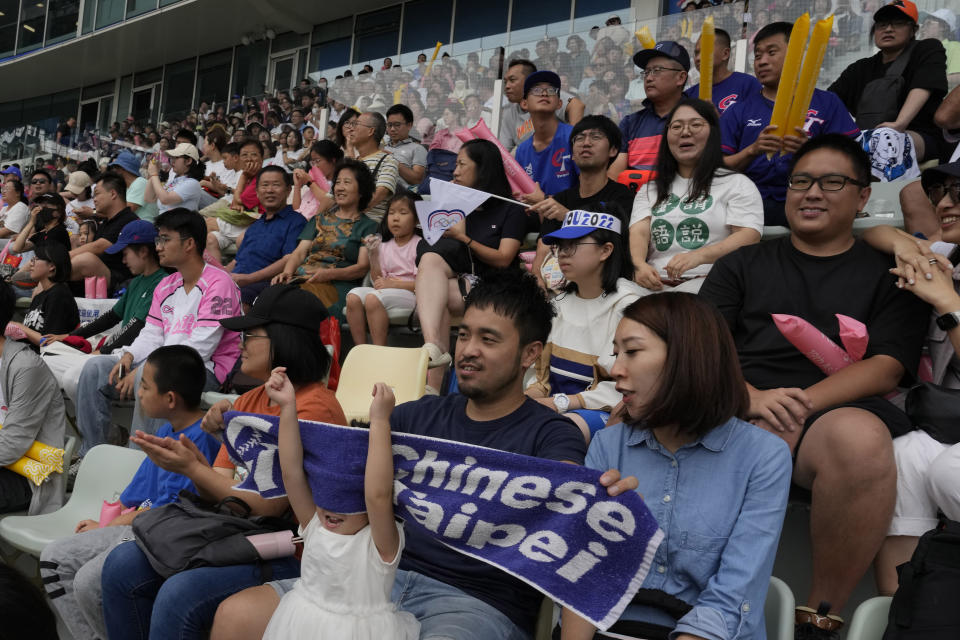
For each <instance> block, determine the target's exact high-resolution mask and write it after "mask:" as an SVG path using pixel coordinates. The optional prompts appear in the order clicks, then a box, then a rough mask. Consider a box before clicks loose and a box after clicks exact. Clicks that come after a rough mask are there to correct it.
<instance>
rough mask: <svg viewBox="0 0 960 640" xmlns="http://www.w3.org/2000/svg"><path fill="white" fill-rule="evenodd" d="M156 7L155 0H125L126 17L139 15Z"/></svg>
mask: <svg viewBox="0 0 960 640" xmlns="http://www.w3.org/2000/svg"><path fill="white" fill-rule="evenodd" d="M156 8H157V0H127V17H128V18H132V17H134V16H139V15H141V14H144V13H146V12H147V11H153V10H154V9H156Z"/></svg>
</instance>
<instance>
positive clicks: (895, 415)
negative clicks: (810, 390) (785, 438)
mask: <svg viewBox="0 0 960 640" xmlns="http://www.w3.org/2000/svg"><path fill="white" fill-rule="evenodd" d="M845 407H850V408H852V409H863V410H864V411H869V412H870V413H872V414H873V415H875V416H876V417H877V418H879V419H880V421H881V422H883V424H885V425H886V426H887V430H888V431H890V436H891V437H893V438H896V437H898V436H902V435H904V434H905V433H909V432H910V431H912V430H913V425H912V424H911V423H910V418H908V417H907V414H905V413H904V412H903V411H901V410H900V409H899V408H897V406H896V405H894V404H893V403H891V402H890V401H889V400H887V399H885V398H881V397H880V396H868V397H866V398H860V399H859V400H854V401H852V402H845V403H843V404H838V405H835V406H833V407H827V408H826V409H823V410H821V411H817V412H816V413H814V414H813V415H811V416H809V417H808V418H807V421H806V422H804V423H803V433H801V434H800V440H798V441H797V446H796V448H795V449H794V452H793V455H794V458H796V455H797V451H799V450H800V445H801V444H802V443H803V436H805V435H806V433H807V431H808V430H809V429H810V427H811V426H813V423H814V422H816V421H817V420H819V419H820V418H822V417H823V416H824V415H825V414H827V413H829V412H831V411H833V410H835V409H843V408H845Z"/></svg>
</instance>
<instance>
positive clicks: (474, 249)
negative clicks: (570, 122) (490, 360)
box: [416, 140, 527, 389]
mask: <svg viewBox="0 0 960 640" xmlns="http://www.w3.org/2000/svg"><path fill="white" fill-rule="evenodd" d="M453 183H454V184H456V185H462V186H464V187H470V188H472V189H475V190H477V191H484V192H486V193H488V194H490V195H491V196H495V197H491V198H489V199H487V200H486V201H485V202H484V203H483V204H481V205H480V206H479V207H477V208H476V209H475V210H474V211H473V212H472V213H469V212H468V213H469V216H468V217H466V218H465V219H463V220H461V221H460V222H458V223H456V224H453V225H452V226H450V227H449V228H448V229H447V230H446V231H445V232H444V233H443V237H442V238H440V239H439V240H437V241H436V243H435V244H432V245H430V244H427V243H425V242H422V243H420V245H419V247H418V248H417V282H416V296H417V313H418V314H419V316H420V326H421V327H422V328H423V340H424V343H425V344H424V348H425V349H427V351H428V352H429V353H430V366H431V370H430V371H429V372H428V374H427V383H428V384H429V385H430V386H431V387H432V388H433V389H439V387H440V383H441V382H442V381H443V367H446V366H447V365H448V364H450V361H451V358H450V354H449V353H447V349H448V347H449V343H450V316H451V315H459V314H460V313H462V312H463V299H464V297H465V296H466V295H467V292H468V291H469V290H470V287H472V286H473V285H474V284H475V283H476V282H477V281H478V280H479V279H482V278H483V276H484V274H485V273H486V272H487V271H489V270H490V269H491V268H497V267H508V266H510V265H512V264H514V263H515V262H516V259H517V253H518V252H519V251H520V243H521V241H522V240H523V235H524V231H525V229H526V224H527V220H526V216H525V215H524V212H523V208H522V207H520V206H519V205H518V204H510V203H508V202H504V201H503V200H501V199H499V198H510V197H511V191H510V183H509V182H507V176H506V173H505V172H504V170H503V160H502V159H501V157H500V151H499V150H498V149H497V147H496V145H494V144H493V143H492V142H489V141H487V140H471V141H469V142H466V143H464V145H463V147H461V149H460V153H458V154H457V165H456V167H455V168H454V170H453ZM496 196H499V198H497V197H496ZM433 198H434V200H438V201H439V200H441V198H440V197H439V196H438V194H436V192H434V194H433ZM447 204H449V205H451V206H450V207H449V208H450V209H451V211H448V212H447V213H448V214H449V215H451V216H454V215H460V216H463V215H465V214H464V212H463V211H456V210H453V207H454V206H456V204H457V203H456V202H450V203H447ZM442 213H443V212H440V211H434V212H433V214H432V215H434V216H436V215H442ZM424 235H425V236H426V237H427V238H428V239H429V235H427V233H426V231H425V234H424Z"/></svg>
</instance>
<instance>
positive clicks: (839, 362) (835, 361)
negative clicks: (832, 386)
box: [771, 313, 853, 375]
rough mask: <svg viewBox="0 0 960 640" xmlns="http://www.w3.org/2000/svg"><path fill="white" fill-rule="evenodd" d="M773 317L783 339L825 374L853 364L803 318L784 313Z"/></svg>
mask: <svg viewBox="0 0 960 640" xmlns="http://www.w3.org/2000/svg"><path fill="white" fill-rule="evenodd" d="M771 316H772V317H773V322H774V324H776V325H777V329H779V330H780V333H782V334H783V337H784V338H786V339H787V340H788V341H789V342H790V344H792V345H793V346H795V347H796V348H797V349H799V350H800V352H801V353H802V354H803V355H805V356H806V357H807V359H809V360H810V362H812V363H813V364H815V365H817V367H819V368H820V370H821V371H823V372H824V373H825V374H827V375H830V374H832V373H836V372H837V371H839V370H840V369H843V368H844V367H847V366H850V365H851V364H853V359H852V358H851V357H850V355H849V354H848V353H847V352H846V351H844V350H843V349H841V348H840V347H838V346H837V345H836V343H835V342H834V341H833V340H831V339H830V338H828V337H827V336H825V335H824V334H823V332H822V331H820V330H819V329H817V328H816V327H814V326H813V325H812V324H810V323H809V322H807V321H806V320H804V319H803V318H798V317H797V316H790V315H785V314H782V313H773V314H771Z"/></svg>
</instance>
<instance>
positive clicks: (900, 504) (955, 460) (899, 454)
mask: <svg viewBox="0 0 960 640" xmlns="http://www.w3.org/2000/svg"><path fill="white" fill-rule="evenodd" d="M893 455H894V457H895V458H896V461H897V501H896V504H895V505H894V508H893V519H892V520H891V521H890V528H889V530H888V531H887V535H888V536H914V537H919V536H922V535H923V534H924V533H926V532H927V531H929V530H931V529H933V528H934V527H935V526H936V525H937V510H938V509H939V510H942V511H943V512H944V514H946V516H947V517H948V518H951V519H954V520H955V519H957V518H960V482H957V478H958V477H960V444H958V445H953V446H951V445H947V444H943V443H941V442H937V441H936V440H934V439H933V438H931V437H930V436H929V435H928V434H927V433H926V432H925V431H919V430H918V431H911V432H910V433H908V434H906V435H904V436H900V437H899V438H897V439H895V440H894V441H893Z"/></svg>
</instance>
